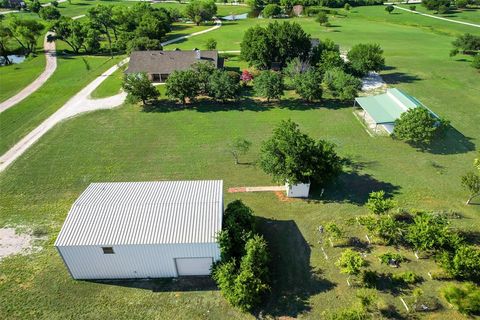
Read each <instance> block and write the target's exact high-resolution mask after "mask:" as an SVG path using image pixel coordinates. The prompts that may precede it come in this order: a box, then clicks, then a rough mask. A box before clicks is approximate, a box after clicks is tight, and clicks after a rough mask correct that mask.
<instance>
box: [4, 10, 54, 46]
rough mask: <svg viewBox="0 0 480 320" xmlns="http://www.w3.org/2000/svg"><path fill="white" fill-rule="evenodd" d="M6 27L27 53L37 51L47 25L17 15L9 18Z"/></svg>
mask: <svg viewBox="0 0 480 320" xmlns="http://www.w3.org/2000/svg"><path fill="white" fill-rule="evenodd" d="M6 27H7V28H8V29H9V32H10V35H11V37H12V38H13V39H14V40H15V41H16V42H17V43H18V44H19V45H20V46H21V47H22V49H23V50H24V52H25V54H26V55H29V54H31V53H34V52H35V47H36V45H37V41H38V38H39V37H40V36H41V35H42V34H43V30H44V29H45V26H44V25H43V24H42V23H41V22H39V21H37V20H34V19H20V18H17V17H16V15H12V16H11V17H9V18H8V20H7V24H6Z"/></svg>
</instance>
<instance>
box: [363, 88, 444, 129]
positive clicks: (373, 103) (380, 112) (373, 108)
mask: <svg viewBox="0 0 480 320" xmlns="http://www.w3.org/2000/svg"><path fill="white" fill-rule="evenodd" d="M355 101H357V102H358V104H359V105H360V107H362V109H364V110H365V111H366V112H367V113H368V114H369V115H370V116H371V117H372V119H373V120H374V121H375V122H376V123H378V124H382V123H394V122H395V120H397V119H398V118H400V115H401V114H402V113H404V112H406V111H408V110H410V109H414V108H417V107H423V108H425V109H427V110H428V111H429V112H430V113H431V114H432V115H433V116H434V117H436V118H438V116H437V115H436V114H435V113H433V112H432V111H431V110H430V109H428V108H427V107H426V106H425V105H424V104H422V103H421V102H420V101H419V100H417V99H416V98H414V97H412V96H411V95H409V94H407V93H405V92H403V91H402V90H400V89H397V88H391V89H387V92H386V93H383V94H379V95H376V96H369V97H357V98H355Z"/></svg>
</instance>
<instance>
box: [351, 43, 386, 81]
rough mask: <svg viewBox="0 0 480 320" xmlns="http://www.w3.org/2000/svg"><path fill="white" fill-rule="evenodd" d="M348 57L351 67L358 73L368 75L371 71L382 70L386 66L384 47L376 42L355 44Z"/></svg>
mask: <svg viewBox="0 0 480 320" xmlns="http://www.w3.org/2000/svg"><path fill="white" fill-rule="evenodd" d="M347 57H348V60H349V61H350V66H351V68H352V69H353V71H354V72H355V73H356V74H358V75H366V74H367V73H368V72H369V71H380V70H382V69H383V67H384V66H385V58H384V57H383V49H382V48H381V47H380V45H378V44H376V43H373V44H364V43H360V44H357V45H354V46H353V47H352V49H350V51H349V52H348V53H347Z"/></svg>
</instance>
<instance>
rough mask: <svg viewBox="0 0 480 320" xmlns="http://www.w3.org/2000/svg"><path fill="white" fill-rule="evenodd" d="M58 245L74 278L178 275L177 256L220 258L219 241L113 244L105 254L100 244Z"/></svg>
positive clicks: (215, 259) (216, 259) (127, 277)
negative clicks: (202, 242)
mask: <svg viewBox="0 0 480 320" xmlns="http://www.w3.org/2000/svg"><path fill="white" fill-rule="evenodd" d="M57 249H58V251H59V252H60V255H61V256H62V258H63V260H64V261H65V263H66V265H67V267H68V269H69V271H70V273H71V275H72V277H73V278H75V279H130V278H163V277H176V276H177V271H176V267H175V260H174V259H175V258H185V257H192V258H193V257H198V258H204V257H212V258H213V260H214V261H218V260H219V259H220V249H219V247H218V244H216V243H205V244H199V243H192V244H162V245H122V246H113V250H114V251H115V254H104V253H103V250H102V247H101V246H68V247H57Z"/></svg>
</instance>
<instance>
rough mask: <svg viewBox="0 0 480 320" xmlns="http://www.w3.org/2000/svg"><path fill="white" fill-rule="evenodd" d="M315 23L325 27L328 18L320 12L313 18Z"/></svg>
mask: <svg viewBox="0 0 480 320" xmlns="http://www.w3.org/2000/svg"><path fill="white" fill-rule="evenodd" d="M315 21H317V22H318V23H319V24H320V25H321V26H327V23H328V16H327V14H326V13H325V12H324V11H320V12H319V13H318V14H317V17H316V18H315Z"/></svg>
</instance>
